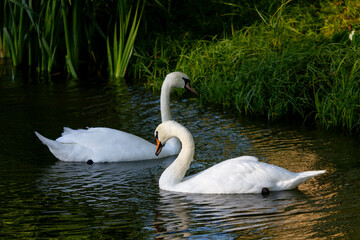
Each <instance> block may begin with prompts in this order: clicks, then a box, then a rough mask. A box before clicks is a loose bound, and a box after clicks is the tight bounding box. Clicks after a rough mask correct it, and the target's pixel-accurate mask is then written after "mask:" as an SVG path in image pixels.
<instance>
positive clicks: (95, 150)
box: [35, 72, 195, 162]
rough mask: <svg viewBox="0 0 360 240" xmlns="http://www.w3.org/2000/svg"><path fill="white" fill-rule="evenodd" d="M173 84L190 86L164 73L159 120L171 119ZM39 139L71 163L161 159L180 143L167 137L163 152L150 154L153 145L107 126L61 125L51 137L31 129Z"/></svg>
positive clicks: (185, 79)
mask: <svg viewBox="0 0 360 240" xmlns="http://www.w3.org/2000/svg"><path fill="white" fill-rule="evenodd" d="M174 87H179V88H186V89H188V90H189V91H191V92H194V93H195V91H194V90H193V89H192V88H191V87H190V82H189V78H188V77H187V76H186V75H185V74H184V73H180V72H173V73H170V74H168V75H167V76H166V78H165V80H164V83H163V85H162V88H161V97H160V109H161V119H162V121H166V120H170V119H171V112H170V92H171V90H172V89H173V88H174ZM35 134H36V136H37V137H38V138H39V139H40V140H41V142H42V143H43V144H45V145H47V146H48V148H49V150H50V151H51V153H52V154H53V155H54V156H55V157H57V158H58V159H60V160H62V161H71V162H86V161H88V160H92V161H93V162H118V161H136V160H145V159H154V158H163V157H166V156H171V155H175V154H178V153H179V151H180V148H181V147H180V142H179V141H178V140H177V139H175V138H174V139H171V140H170V143H169V144H167V145H166V148H165V149H164V150H165V151H164V154H161V155H159V156H158V157H155V156H154V151H155V149H156V146H155V145H154V144H152V143H150V142H148V141H146V140H144V139H142V138H140V137H137V136H135V135H133V134H130V133H126V132H123V131H119V130H116V129H111V128H104V127H96V128H88V129H77V130H73V129H70V128H64V132H63V133H62V136H61V137H59V138H58V139H56V140H55V141H54V140H51V139H48V138H46V137H44V136H42V135H40V134H39V133H37V132H35Z"/></svg>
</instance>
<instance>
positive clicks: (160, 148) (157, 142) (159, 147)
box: [155, 138, 163, 156]
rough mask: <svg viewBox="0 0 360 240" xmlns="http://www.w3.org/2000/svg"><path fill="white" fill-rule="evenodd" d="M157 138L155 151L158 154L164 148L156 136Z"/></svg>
mask: <svg viewBox="0 0 360 240" xmlns="http://www.w3.org/2000/svg"><path fill="white" fill-rule="evenodd" d="M155 140H156V151H155V155H156V156H158V155H159V154H160V152H161V150H162V147H163V145H162V144H161V142H160V141H159V139H157V138H155Z"/></svg>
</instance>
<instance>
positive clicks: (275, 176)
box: [154, 121, 325, 194]
mask: <svg viewBox="0 0 360 240" xmlns="http://www.w3.org/2000/svg"><path fill="white" fill-rule="evenodd" d="M154 134H155V139H156V144H157V147H156V151H155V155H159V154H160V152H161V151H162V147H163V146H164V144H165V142H166V141H167V140H168V139H170V138H174V137H176V138H178V139H179V140H180V142H181V144H182V149H181V151H180V153H179V155H178V156H177V158H176V159H175V160H174V162H173V163H172V164H171V165H170V166H169V167H167V168H166V169H165V171H164V172H163V173H162V175H161V176H160V179H159V187H160V189H162V190H167V191H175V192H183V193H204V194H234V193H262V192H264V190H265V192H267V191H281V190H290V189H294V188H296V187H297V186H298V185H299V184H301V183H303V182H305V181H306V180H308V179H310V178H311V177H315V176H317V175H320V174H323V173H325V170H321V171H307V172H300V173H293V172H290V171H288V170H286V169H284V168H281V167H278V166H275V165H272V164H268V163H264V162H259V160H258V159H257V158H256V157H252V156H242V157H237V158H233V159H229V160H225V161H223V162H221V163H218V164H216V165H214V166H212V167H210V168H208V169H206V170H204V171H201V172H199V173H197V174H194V175H192V176H188V177H185V178H184V176H185V173H186V171H187V169H188V168H189V166H190V163H191V161H192V160H193V156H194V151H195V145H194V139H193V137H192V135H191V133H190V132H189V131H188V130H187V129H186V128H185V127H183V126H182V125H180V124H179V123H177V122H175V121H165V122H163V123H161V124H160V125H159V126H158V127H157V128H156V130H155V133H154Z"/></svg>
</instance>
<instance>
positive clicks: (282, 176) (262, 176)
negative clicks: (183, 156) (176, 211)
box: [176, 157, 313, 193]
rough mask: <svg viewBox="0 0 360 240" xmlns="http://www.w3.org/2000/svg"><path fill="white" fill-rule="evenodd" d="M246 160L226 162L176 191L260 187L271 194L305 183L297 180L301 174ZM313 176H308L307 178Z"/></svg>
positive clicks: (255, 190) (251, 190) (248, 190)
mask: <svg viewBox="0 0 360 240" xmlns="http://www.w3.org/2000/svg"><path fill="white" fill-rule="evenodd" d="M246 158H247V157H240V158H234V159H229V160H226V161H224V162H221V163H219V164H217V165H215V166H213V167H211V168H209V169H206V170H204V171H202V172H200V173H198V174H196V175H194V176H190V177H188V178H186V179H184V181H183V182H181V183H179V184H178V185H177V186H176V191H180V192H193V193H261V190H262V188H268V189H269V190H270V191H278V190H285V189H292V188H295V187H296V186H297V185H299V184H300V183H302V182H304V181H305V180H303V181H301V180H299V179H300V177H298V176H299V174H300V173H293V172H290V171H288V170H286V169H284V168H281V167H278V166H275V165H272V164H267V163H263V162H258V161H254V160H255V159H254V158H252V159H250V158H249V159H246ZM312 176H313V175H312ZM312 176H308V178H307V179H309V178H310V177H312ZM297 179H298V182H296V184H297V185H296V184H295V185H294V181H296V180H297ZM307 179H306V180H307Z"/></svg>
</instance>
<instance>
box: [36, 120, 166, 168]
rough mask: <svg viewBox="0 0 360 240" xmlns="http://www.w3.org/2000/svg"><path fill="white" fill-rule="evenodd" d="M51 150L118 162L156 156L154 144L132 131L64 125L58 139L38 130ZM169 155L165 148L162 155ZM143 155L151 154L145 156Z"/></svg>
mask: <svg viewBox="0 0 360 240" xmlns="http://www.w3.org/2000/svg"><path fill="white" fill-rule="evenodd" d="M36 135H37V136H38V138H39V139H40V140H41V141H42V142H43V143H44V144H45V145H47V146H48V148H49V150H50V151H51V152H52V153H53V154H54V155H55V156H56V157H57V158H58V159H60V160H62V161H72V162H86V161H87V160H90V159H91V160H92V161H93V162H117V161H134V160H139V159H150V158H155V154H153V155H152V154H151V155H149V154H148V153H154V152H155V148H156V147H155V145H154V144H152V143H150V142H148V141H146V140H144V139H142V138H140V137H138V136H135V135H133V134H130V133H126V132H123V131H119V130H115V129H111V128H103V127H98V128H88V129H77V130H73V129H71V128H64V132H63V133H62V136H61V137H59V138H57V139H56V140H55V141H53V140H51V139H47V138H45V137H43V136H41V135H40V134H38V133H36ZM166 154H168V155H169V153H168V152H167V150H166V149H165V151H164V153H162V155H160V156H159V157H164V156H165V155H166ZM144 156H148V158H145V157H144Z"/></svg>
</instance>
